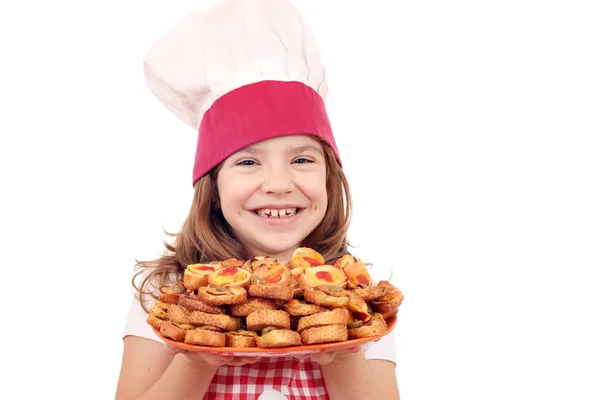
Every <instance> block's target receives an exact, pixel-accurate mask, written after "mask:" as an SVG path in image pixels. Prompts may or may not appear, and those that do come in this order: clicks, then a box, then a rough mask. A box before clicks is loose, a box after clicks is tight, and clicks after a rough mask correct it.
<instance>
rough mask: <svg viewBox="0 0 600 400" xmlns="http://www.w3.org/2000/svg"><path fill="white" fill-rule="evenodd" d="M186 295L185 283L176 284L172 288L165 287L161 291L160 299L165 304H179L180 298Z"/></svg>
mask: <svg viewBox="0 0 600 400" xmlns="http://www.w3.org/2000/svg"><path fill="white" fill-rule="evenodd" d="M184 293H185V287H184V286H183V282H175V283H174V284H173V285H171V286H163V287H161V288H160V289H159V293H158V299H159V300H160V301H161V302H163V303H165V304H177V303H178V302H179V296H181V295H182V294H184Z"/></svg>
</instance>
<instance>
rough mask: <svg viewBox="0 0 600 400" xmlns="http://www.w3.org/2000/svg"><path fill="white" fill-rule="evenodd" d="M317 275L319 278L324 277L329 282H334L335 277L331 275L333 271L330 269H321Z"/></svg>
mask: <svg viewBox="0 0 600 400" xmlns="http://www.w3.org/2000/svg"><path fill="white" fill-rule="evenodd" d="M315 275H316V277H317V279H323V280H324V281H327V282H333V277H332V276H331V272H329V271H319V272H317V273H316V274H315Z"/></svg>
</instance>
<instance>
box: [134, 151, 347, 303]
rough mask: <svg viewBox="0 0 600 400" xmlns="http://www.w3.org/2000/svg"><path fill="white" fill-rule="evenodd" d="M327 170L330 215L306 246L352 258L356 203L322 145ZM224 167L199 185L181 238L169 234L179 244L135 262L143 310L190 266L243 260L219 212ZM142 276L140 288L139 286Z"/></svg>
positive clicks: (331, 155)
mask: <svg viewBox="0 0 600 400" xmlns="http://www.w3.org/2000/svg"><path fill="white" fill-rule="evenodd" d="M321 143H322V145H323V150H324V153H325V165H326V168H327V181H326V188H327V194H328V195H327V210H326V211H325V216H324V217H323V220H322V221H321V223H320V224H319V225H317V227H316V228H315V229H314V230H313V231H312V232H311V233H310V234H309V235H308V236H307V237H306V238H305V239H304V241H303V242H302V243H301V246H303V247H310V248H312V249H313V250H315V251H317V252H319V253H320V254H321V255H322V256H323V258H324V259H325V260H327V261H331V260H334V259H336V258H339V257H341V256H342V255H344V254H347V253H348V246H349V244H348V239H347V233H348V227H349V225H350V216H351V214H352V199H351V196H350V187H349V185H348V181H347V180H346V176H345V174H344V172H343V171H342V169H341V167H340V166H339V164H338V163H337V161H336V159H335V156H334V153H333V151H332V150H331V148H330V147H329V146H328V145H326V144H324V143H323V142H321ZM219 169H220V165H219V166H217V167H215V168H214V169H213V170H212V171H210V172H209V173H208V174H206V175H204V176H203V177H202V178H200V179H199V180H198V181H197V182H196V184H195V185H194V197H193V200H192V205H191V208H190V211H189V214H188V216H187V218H186V220H185V222H184V223H183V226H182V227H181V230H180V232H179V233H168V232H165V234H166V235H167V236H168V237H171V238H174V241H173V243H172V244H171V243H167V241H164V242H163V243H164V246H165V248H166V250H165V252H164V254H163V255H162V256H161V257H160V258H158V259H156V260H152V261H139V260H136V267H135V269H136V273H135V275H134V277H133V279H132V284H133V287H134V288H135V289H136V291H137V297H138V298H139V300H140V302H141V304H142V307H143V308H144V310H146V312H148V308H147V306H146V304H145V301H144V300H145V296H152V298H154V299H157V295H156V292H157V290H158V289H159V288H160V287H161V286H164V285H168V284H171V283H173V282H174V280H178V279H181V276H182V274H183V271H184V269H185V268H186V267H187V266H188V265H189V264H196V263H208V262H210V261H217V260H226V259H229V258H237V259H239V260H243V259H244V255H243V249H242V245H241V244H240V243H239V241H238V240H237V239H236V238H235V236H234V234H233V232H232V231H231V228H230V227H229V224H228V223H227V221H226V220H225V218H224V217H223V214H222V212H221V210H220V209H219V207H218V205H219V193H218V190H217V175H218V173H219ZM142 276H143V279H142V280H141V282H139V283H138V282H137V281H138V280H139V278H141V277H142Z"/></svg>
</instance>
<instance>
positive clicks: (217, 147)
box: [193, 80, 342, 184]
mask: <svg viewBox="0 0 600 400" xmlns="http://www.w3.org/2000/svg"><path fill="white" fill-rule="evenodd" d="M295 134H309V135H313V136H316V137H318V138H320V139H321V140H323V141H324V142H325V143H327V144H328V145H329V147H331V149H332V150H333V152H334V154H335V157H336V159H337V161H338V163H339V164H340V166H341V165H342V162H341V159H340V156H339V152H338V148H337V145H336V143H335V139H334V137H333V132H332V129H331V123H330V122H329V117H328V116H327V111H326V109H325V103H324V102H323V99H322V97H321V96H320V95H319V94H318V93H317V92H316V91H315V90H314V89H313V88H311V87H310V86H307V85H305V84H304V83H301V82H296V81H274V80H265V81H260V82H256V83H251V84H248V85H244V86H241V87H238V88H236V89H234V90H231V91H230V92H227V93H226V94H224V95H223V96H221V97H220V98H218V99H217V100H216V101H215V102H214V103H213V104H212V105H211V107H210V108H209V109H208V111H206V113H205V114H204V115H203V117H202V122H201V123H200V128H199V130H198V143H197V145H196V158H195V161H194V174H193V184H195V183H196V181H197V180H198V179H200V178H201V177H202V176H204V175H205V174H206V173H207V172H209V171H210V170H211V169H213V168H214V167H215V166H217V165H219V163H221V162H222V161H224V160H225V159H227V158H228V157H229V156H231V155H232V154H234V153H236V152H238V151H239V150H241V149H243V148H245V147H247V146H249V145H251V144H253V143H257V142H260V141H262V140H266V139H271V138H274V137H279V136H287V135H295Z"/></svg>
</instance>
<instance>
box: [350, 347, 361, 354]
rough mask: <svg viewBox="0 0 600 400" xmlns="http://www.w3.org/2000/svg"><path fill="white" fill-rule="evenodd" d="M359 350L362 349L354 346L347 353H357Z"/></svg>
mask: <svg viewBox="0 0 600 400" xmlns="http://www.w3.org/2000/svg"><path fill="white" fill-rule="evenodd" d="M361 350H362V347H360V346H354V347H351V348H349V349H348V350H347V351H348V352H349V353H358V352H359V351H361Z"/></svg>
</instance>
